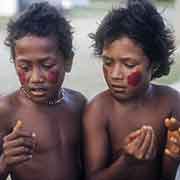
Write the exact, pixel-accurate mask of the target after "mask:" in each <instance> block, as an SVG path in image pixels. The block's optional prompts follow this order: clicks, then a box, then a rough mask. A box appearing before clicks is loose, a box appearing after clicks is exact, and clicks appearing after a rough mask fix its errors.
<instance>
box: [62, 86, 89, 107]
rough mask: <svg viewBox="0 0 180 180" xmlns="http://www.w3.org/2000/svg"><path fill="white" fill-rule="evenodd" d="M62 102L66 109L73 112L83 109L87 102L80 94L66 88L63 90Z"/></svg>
mask: <svg viewBox="0 0 180 180" xmlns="http://www.w3.org/2000/svg"><path fill="white" fill-rule="evenodd" d="M64 100H65V102H66V104H67V105H68V107H71V108H73V109H75V110H79V109H83V108H84V106H85V104H86V101H87V99H86V97H85V96H84V95H83V94H82V93H80V92H78V91H75V90H72V89H67V88H64Z"/></svg>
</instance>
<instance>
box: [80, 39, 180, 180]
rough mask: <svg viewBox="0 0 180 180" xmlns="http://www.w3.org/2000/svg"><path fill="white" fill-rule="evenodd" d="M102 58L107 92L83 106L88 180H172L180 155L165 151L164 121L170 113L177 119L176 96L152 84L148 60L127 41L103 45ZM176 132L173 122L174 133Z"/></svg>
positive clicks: (177, 102) (179, 98)
mask: <svg viewBox="0 0 180 180" xmlns="http://www.w3.org/2000/svg"><path fill="white" fill-rule="evenodd" d="M102 59H103V71H104V77H105V80H106V82H107V84H108V87H109V89H108V90H106V91H104V92H102V93H100V94H99V95H97V96H96V97H95V98H94V99H93V100H92V101H91V102H90V103H89V104H88V105H87V107H86V111H85V115H84V121H83V124H84V144H85V146H84V147H85V165H86V179H88V180H117V179H118V180H121V179H122V180H129V179H131V180H137V179H138V180H147V179H153V180H160V179H168V180H170V179H172V180H173V179H174V177H175V174H176V169H177V165H178V162H179V157H180V156H179V155H178V157H177V156H176V157H173V156H171V155H167V154H166V153H165V152H164V150H165V148H167V147H168V146H169V145H168V144H169V143H168V142H169V141H170V139H168V137H167V132H168V131H169V130H170V129H171V128H170V127H167V126H165V119H166V118H167V117H170V116H171V115H172V114H173V116H175V117H176V119H180V113H179V111H178V107H179V105H180V101H179V100H180V96H179V94H178V93H177V92H176V91H175V90H172V89H170V88H168V87H165V86H158V85H154V84H150V80H151V75H152V68H151V64H150V61H149V59H148V58H147V57H146V56H145V55H144V53H143V51H142V49H141V48H140V47H139V46H138V45H137V44H136V43H135V42H134V41H132V40H131V39H129V38H127V37H122V38H120V39H117V40H115V41H113V42H112V43H111V44H109V45H107V46H105V47H104V48H103V52H102ZM179 127H180V126H179V122H177V124H176V125H175V128H174V131H177V129H178V128H179ZM168 128H169V129H168ZM171 130H172V129H171ZM176 138H177V139H178V140H180V138H179V137H176ZM171 139H172V138H171ZM176 145H177V146H178V148H180V146H179V144H176ZM170 146H171V145H170Z"/></svg>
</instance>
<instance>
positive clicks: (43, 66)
mask: <svg viewBox="0 0 180 180" xmlns="http://www.w3.org/2000/svg"><path fill="white" fill-rule="evenodd" d="M54 65H55V64H49V63H48V64H47V63H45V64H41V65H40V67H42V68H43V69H45V70H48V69H50V68H52V67H53V66H54ZM18 67H19V68H20V69H22V70H24V71H29V70H31V69H32V65H30V64H19V65H18Z"/></svg>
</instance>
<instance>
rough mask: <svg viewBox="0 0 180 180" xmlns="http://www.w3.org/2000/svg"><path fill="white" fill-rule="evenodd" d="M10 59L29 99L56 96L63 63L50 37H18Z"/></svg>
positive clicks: (63, 74)
mask: <svg viewBox="0 0 180 180" xmlns="http://www.w3.org/2000/svg"><path fill="white" fill-rule="evenodd" d="M14 62H15V68H16V71H17V74H18V77H19V80H20V83H21V85H22V86H23V87H24V89H25V91H26V93H28V96H29V97H30V98H31V99H32V100H33V101H35V102H46V101H48V100H49V99H51V98H53V97H54V96H55V95H56V93H57V91H58V89H59V88H60V87H61V85H62V83H63V80H64V76H65V71H66V63H65V60H64V57H63V55H62V54H61V53H60V52H59V51H58V48H57V43H56V41H55V39H54V38H53V37H37V36H33V35H32V36H25V37H23V38H21V39H18V40H17V41H16V45H15V60H14Z"/></svg>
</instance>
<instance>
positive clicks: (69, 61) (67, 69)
mask: <svg viewBox="0 0 180 180" xmlns="http://www.w3.org/2000/svg"><path fill="white" fill-rule="evenodd" d="M72 63H73V58H70V59H67V60H66V62H65V72H67V73H69V72H71V68H72Z"/></svg>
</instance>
